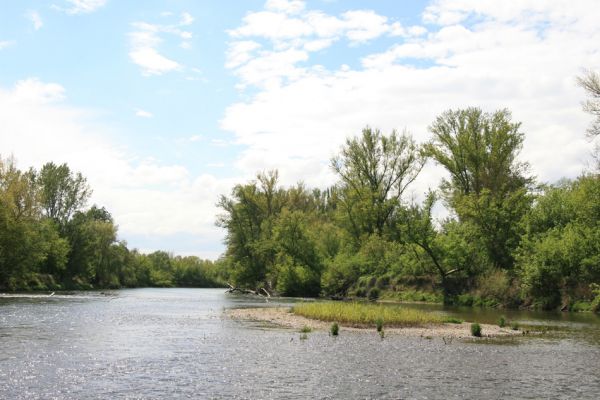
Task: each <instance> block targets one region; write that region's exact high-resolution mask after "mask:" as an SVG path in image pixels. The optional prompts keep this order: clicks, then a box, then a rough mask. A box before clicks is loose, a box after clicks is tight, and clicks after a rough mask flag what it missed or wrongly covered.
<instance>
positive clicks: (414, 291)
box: [217, 81, 600, 310]
mask: <svg viewBox="0 0 600 400" xmlns="http://www.w3.org/2000/svg"><path fill="white" fill-rule="evenodd" d="M594 82H596V81H592V83H594ZM588 83H589V82H588ZM596 83H597V82H596ZM588 109H590V110H591V109H592V108H591V106H590V104H588ZM593 128H594V127H593ZM596 128H597V127H596ZM594 129H595V128H594ZM429 131H430V133H431V139H430V140H429V141H428V142H427V143H425V144H423V145H417V144H416V143H415V141H414V140H413V139H412V137H411V136H410V135H409V134H407V133H398V132H395V131H393V132H391V133H390V134H388V135H386V134H383V133H381V132H380V131H379V130H376V129H372V128H369V127H367V128H365V129H364V130H363V131H362V135H360V136H359V137H354V138H349V139H347V141H346V142H345V144H344V145H343V146H342V148H341V149H340V151H339V154H337V155H336V156H335V157H333V158H332V160H331V168H332V169H333V171H335V173H336V174H337V177H338V180H337V182H336V183H335V184H334V185H333V186H331V187H329V188H327V189H326V190H320V189H315V188H308V187H306V186H305V185H304V184H302V183H298V184H297V185H295V186H293V187H287V188H284V187H282V186H281V185H279V184H278V173H277V171H271V172H265V173H260V174H259V175H258V176H257V178H256V180H253V181H251V182H248V183H245V184H240V185H237V186H235V187H234V188H233V190H232V192H231V194H230V195H229V196H222V197H221V198H220V200H219V203H218V205H219V207H220V209H221V210H222V212H221V214H220V215H219V217H218V221H217V224H218V225H219V226H221V227H223V228H225V229H226V232H227V235H226V246H227V248H226V252H225V255H224V258H223V259H222V262H223V268H225V270H226V271H225V272H224V274H225V275H227V276H228V278H229V279H231V281H232V282H235V284H236V285H239V286H244V287H249V288H253V289H259V288H264V289H265V290H267V291H269V292H275V293H279V294H282V295H286V296H318V295H324V296H332V297H348V296H351V297H368V298H371V299H375V298H378V297H389V298H396V299H403V300H440V301H441V300H443V301H445V302H447V303H455V304H465V305H490V306H506V307H517V306H535V307H540V308H544V309H554V308H559V307H561V308H569V309H591V308H592V309H596V310H597V309H598V308H599V303H600V290H599V289H600V287H599V286H598V284H599V283H600V175H599V174H598V172H597V171H590V172H587V173H583V174H582V175H581V176H580V177H578V178H577V179H574V180H562V181H560V182H558V183H553V184H545V183H543V184H542V183H538V182H536V179H535V177H534V176H532V175H531V173H530V172H529V166H528V164H527V163H525V162H522V161H520V158H519V155H520V151H521V148H522V145H523V140H524V133H523V132H522V131H521V124H520V123H518V122H513V121H512V117H511V114H510V112H509V111H507V110H499V111H496V112H493V113H486V112H483V111H482V110H481V109H479V108H467V109H459V110H450V111H447V112H445V113H443V114H442V115H440V116H438V117H437V118H436V119H435V120H434V121H433V123H432V124H431V125H430V127H429ZM426 162H434V163H437V164H438V165H441V166H442V167H443V168H444V169H445V170H446V171H447V176H448V177H447V178H446V179H443V180H442V181H441V182H440V184H439V186H438V187H436V188H433V189H431V190H430V191H429V192H428V193H427V194H426V195H425V198H424V200H423V201H421V202H416V201H410V200H408V199H406V195H405V193H406V191H407V188H409V187H410V185H411V184H412V182H413V181H414V180H415V179H416V178H417V176H418V175H419V173H420V172H421V169H422V168H423V166H424V165H425V163H426ZM438 204H441V205H444V206H445V208H446V209H447V210H448V211H449V216H448V217H446V218H444V219H443V220H436V218H434V215H433V214H434V213H433V209H434V207H435V206H436V205H438Z"/></svg>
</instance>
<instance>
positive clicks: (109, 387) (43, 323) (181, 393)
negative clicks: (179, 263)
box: [0, 289, 600, 399]
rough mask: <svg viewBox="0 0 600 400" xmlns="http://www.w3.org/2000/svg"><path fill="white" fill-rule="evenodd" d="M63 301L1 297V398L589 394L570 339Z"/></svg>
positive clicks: (582, 359) (153, 294)
mask: <svg viewBox="0 0 600 400" xmlns="http://www.w3.org/2000/svg"><path fill="white" fill-rule="evenodd" d="M64 297H65V298H55V299H51V300H47V299H45V300H39V301H37V300H36V299H34V300H32V299H30V298H11V299H5V298H2V299H0V337H2V340H0V398H7V399H8V398H10V399H30V398H65V399H71V398H72V399H92V398H176V397H180V398H241V399H254V398H288V399H306V398H323V399H326V398H331V399H338V398H377V399H393V398H465V397H467V398H473V397H482V398H498V397H508V398H568V397H576V398H596V395H597V394H598V393H600V379H599V376H598V372H597V370H598V368H597V367H598V364H597V360H598V359H600V347H599V346H598V345H596V344H594V343H590V342H589V341H586V340H580V339H578V338H577V337H575V338H569V339H568V340H565V339H564V338H560V337H558V338H554V339H552V341H548V340H545V339H543V338H526V339H519V340H516V341H515V342H512V343H511V342H506V341H504V340H505V339H503V341H502V342H495V341H487V342H485V345H480V343H483V342H481V341H479V342H476V343H478V344H474V343H471V342H469V341H459V340H455V341H453V342H452V343H451V344H448V345H446V344H444V342H443V341H442V340H441V339H439V338H434V339H431V340H426V339H424V338H410V337H394V336H390V337H387V338H386V339H384V340H381V339H380V338H379V337H378V336H377V334H376V333H375V332H364V333H358V334H354V333H347V332H344V331H343V330H342V332H341V335H340V336H339V337H338V338H333V337H330V336H329V335H328V334H327V332H318V331H317V332H312V333H309V334H308V339H306V340H300V339H299V333H298V332H297V331H295V330H288V329H280V328H276V329H274V328H273V327H270V326H264V325H261V324H257V323H253V322H247V323H246V322H237V321H229V320H222V319H221V318H220V317H219V316H220V312H221V310H222V309H223V308H226V307H232V306H240V305H245V306H257V305H262V303H257V301H259V300H254V299H250V300H249V299H246V298H240V297H231V296H228V295H225V294H224V293H223V291H222V290H214V289H206V290H194V289H164V290H163V289H141V290H139V289H138V290H124V291H115V292H111V295H110V296H101V295H90V296H87V295H85V294H77V297H75V298H72V297H69V296H64ZM271 304H272V303H271ZM521 319H523V320H526V318H525V317H523V318H521ZM575 322H576V323H578V324H579V323H582V324H583V325H584V326H583V327H578V328H577V329H578V330H582V329H590V326H589V325H586V323H585V322H582V321H575ZM567 326H568V327H571V325H568V324H567ZM595 328H598V326H596V327H595ZM507 343H508V345H507ZM513 343H516V345H512V344H513Z"/></svg>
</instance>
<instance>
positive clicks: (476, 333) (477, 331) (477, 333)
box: [471, 322, 481, 337]
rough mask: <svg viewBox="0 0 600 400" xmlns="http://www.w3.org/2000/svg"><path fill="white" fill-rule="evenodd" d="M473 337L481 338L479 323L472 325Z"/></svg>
mask: <svg viewBox="0 0 600 400" xmlns="http://www.w3.org/2000/svg"><path fill="white" fill-rule="evenodd" d="M471 335H473V336H476V337H481V325H479V324H478V323H477V322H475V323H474V324H471Z"/></svg>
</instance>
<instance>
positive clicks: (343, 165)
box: [331, 127, 423, 240]
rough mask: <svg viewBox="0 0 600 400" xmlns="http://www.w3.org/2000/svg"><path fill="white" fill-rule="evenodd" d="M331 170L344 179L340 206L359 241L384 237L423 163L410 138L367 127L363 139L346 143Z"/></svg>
mask: <svg viewBox="0 0 600 400" xmlns="http://www.w3.org/2000/svg"><path fill="white" fill-rule="evenodd" d="M331 167H332V168H333V170H334V171H335V172H336V173H337V174H338V175H339V176H340V178H341V179H342V190H341V196H340V199H339V200H340V206H341V208H342V210H343V214H344V219H345V221H346V224H347V226H348V229H349V230H350V231H351V232H352V234H353V235H354V237H355V239H357V240H358V239H359V238H360V236H361V235H363V234H367V235H370V234H378V235H383V233H384V228H385V226H386V224H388V223H389V221H390V219H391V218H392V216H393V213H394V211H395V210H396V208H397V207H398V206H399V204H400V197H401V196H402V194H403V193H404V191H405V189H406V187H407V186H408V185H409V184H410V183H411V182H413V181H414V180H415V179H416V177H417V175H418V174H419V172H420V171H421V169H422V168H423V160H422V158H421V157H420V155H419V152H418V149H417V146H416V144H415V142H414V141H413V140H412V138H411V137H410V136H408V135H407V134H402V135H400V134H398V133H397V132H396V131H393V132H392V133H391V134H390V135H389V136H386V135H383V134H381V132H380V131H379V130H373V129H371V128H368V127H367V128H365V129H363V131H362V136H361V137H360V138H350V139H347V140H346V144H345V145H344V146H343V147H342V149H341V152H340V155H339V156H336V157H334V158H333V159H332V160H331Z"/></svg>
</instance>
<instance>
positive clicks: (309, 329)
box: [300, 325, 312, 333]
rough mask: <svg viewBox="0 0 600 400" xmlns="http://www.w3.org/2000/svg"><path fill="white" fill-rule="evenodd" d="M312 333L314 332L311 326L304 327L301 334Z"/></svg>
mask: <svg viewBox="0 0 600 400" xmlns="http://www.w3.org/2000/svg"><path fill="white" fill-rule="evenodd" d="M311 332H312V328H311V327H310V326H306V325H304V326H303V327H302V329H300V333H311Z"/></svg>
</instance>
